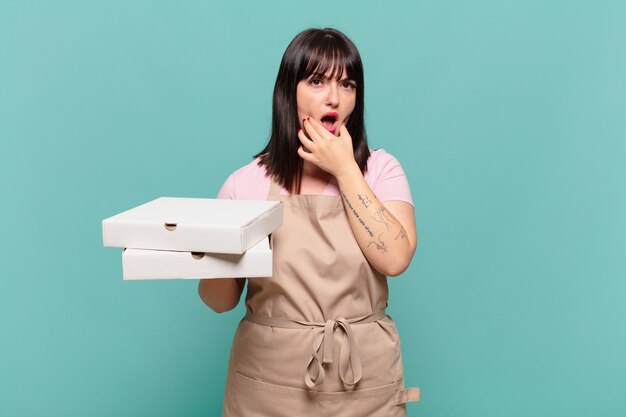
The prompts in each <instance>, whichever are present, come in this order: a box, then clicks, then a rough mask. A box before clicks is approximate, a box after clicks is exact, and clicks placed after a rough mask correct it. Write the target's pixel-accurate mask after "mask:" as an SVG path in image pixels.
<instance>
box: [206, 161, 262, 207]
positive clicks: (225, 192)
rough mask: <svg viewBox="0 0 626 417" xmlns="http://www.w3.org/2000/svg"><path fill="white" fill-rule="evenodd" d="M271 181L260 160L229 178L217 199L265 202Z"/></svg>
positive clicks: (240, 169) (243, 167) (245, 166)
mask: <svg viewBox="0 0 626 417" xmlns="http://www.w3.org/2000/svg"><path fill="white" fill-rule="evenodd" d="M269 186H270V179H269V177H268V176H267V174H266V170H265V167H262V166H259V158H255V159H254V160H253V161H252V162H250V163H249V164H246V165H244V166H242V167H241V168H239V169H237V170H236V171H234V172H233V173H232V174H230V175H229V176H228V178H227V179H226V181H225V182H224V185H223V186H222V189H221V190H220V192H219V193H218V195H217V198H230V199H236V200H263V199H265V198H267V193H268V191H269Z"/></svg>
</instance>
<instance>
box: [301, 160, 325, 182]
mask: <svg viewBox="0 0 626 417" xmlns="http://www.w3.org/2000/svg"><path fill="white" fill-rule="evenodd" d="M302 176H303V177H314V178H318V179H321V180H324V181H326V180H328V178H329V177H330V174H329V173H328V172H326V171H324V170H323V169H322V168H320V167H318V166H317V165H314V164H313V163H311V162H309V161H304V164H303V165H302Z"/></svg>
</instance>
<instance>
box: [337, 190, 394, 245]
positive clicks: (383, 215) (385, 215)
mask: <svg viewBox="0 0 626 417" xmlns="http://www.w3.org/2000/svg"><path fill="white" fill-rule="evenodd" d="M341 197H342V198H343V201H345V203H346V206H347V207H348V210H349V211H351V212H352V214H353V215H354V217H356V219H357V220H358V222H359V223H360V224H361V226H363V228H364V229H365V230H366V231H367V233H368V234H369V235H370V237H374V233H373V232H372V230H371V229H370V227H369V226H368V225H367V224H366V223H365V221H364V220H363V218H362V217H361V216H359V213H358V212H357V211H356V210H355V208H354V207H353V206H352V204H351V203H350V200H349V199H348V197H347V196H346V194H345V193H344V192H343V191H342V192H341ZM357 197H358V198H359V200H360V201H361V203H362V204H363V206H365V208H368V207H369V206H370V205H372V203H373V201H372V200H370V199H369V197H368V196H367V195H365V194H357ZM373 210H374V213H373V214H372V219H374V221H377V222H378V223H382V224H383V225H384V226H385V228H386V229H387V230H386V231H384V232H382V233H380V234H379V235H378V236H377V237H376V240H372V241H371V242H370V243H369V244H368V245H367V247H368V248H369V247H370V246H372V245H374V247H375V248H376V250H378V251H380V252H384V253H386V252H387V251H388V250H389V248H388V246H387V244H386V243H385V241H384V240H383V239H382V236H383V235H384V234H385V233H387V232H388V231H390V230H391V229H392V225H396V224H398V222H397V221H395V220H394V217H393V215H392V214H391V213H389V211H388V210H387V209H386V208H385V207H379V208H374V207H373ZM399 226H400V231H398V232H397V233H396V236H395V237H394V240H398V239H404V238H406V230H405V229H404V227H403V226H402V225H401V224H400V225H399ZM393 233H395V231H393Z"/></svg>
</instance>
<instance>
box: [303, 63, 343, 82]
mask: <svg viewBox="0 0 626 417" xmlns="http://www.w3.org/2000/svg"><path fill="white" fill-rule="evenodd" d="M306 77H307V78H308V77H320V78H325V79H328V80H330V79H335V80H345V79H350V74H348V71H347V69H346V67H339V66H337V65H333V66H327V65H322V63H320V64H319V65H317V66H316V67H315V68H314V69H313V70H309V71H307V73H306Z"/></svg>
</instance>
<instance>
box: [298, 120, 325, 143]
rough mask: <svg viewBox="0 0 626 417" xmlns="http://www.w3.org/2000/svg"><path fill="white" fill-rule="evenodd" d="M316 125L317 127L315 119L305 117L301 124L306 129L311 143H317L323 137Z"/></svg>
mask: <svg viewBox="0 0 626 417" xmlns="http://www.w3.org/2000/svg"><path fill="white" fill-rule="evenodd" d="M316 125H319V124H318V123H317V121H316V120H315V119H311V118H310V117H307V118H306V119H304V121H303V122H302V126H303V127H304V128H306V133H307V134H308V135H309V137H310V138H311V140H312V141H313V142H319V141H321V140H322V139H324V137H323V136H322V135H321V134H320V131H319V128H318V127H317V126H316ZM322 128H323V127H322Z"/></svg>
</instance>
